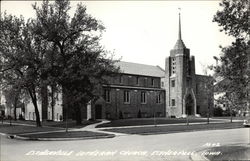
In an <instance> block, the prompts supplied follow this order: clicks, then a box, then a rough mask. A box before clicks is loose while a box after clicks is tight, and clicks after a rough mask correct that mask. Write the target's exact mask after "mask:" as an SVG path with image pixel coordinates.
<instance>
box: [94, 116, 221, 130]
mask: <svg viewBox="0 0 250 161" xmlns="http://www.w3.org/2000/svg"><path fill="white" fill-rule="evenodd" d="M155 120H156V124H177V123H186V122H187V119H185V118H156V119H155ZM188 121H189V123H195V122H207V119H206V118H189V119H188ZM215 121H216V122H217V120H215ZM210 122H214V120H210ZM136 125H154V118H133V119H121V120H113V121H111V122H109V123H106V124H101V125H98V126H97V128H98V127H119V126H136Z"/></svg>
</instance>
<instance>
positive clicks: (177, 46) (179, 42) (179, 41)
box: [174, 8, 186, 49]
mask: <svg viewBox="0 0 250 161" xmlns="http://www.w3.org/2000/svg"><path fill="white" fill-rule="evenodd" d="M178 9H179V32H178V39H177V42H176V44H175V46H174V49H184V48H186V46H185V44H184V42H183V41H182V38H181V13H180V10H181V8H178Z"/></svg>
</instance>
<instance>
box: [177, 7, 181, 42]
mask: <svg viewBox="0 0 250 161" xmlns="http://www.w3.org/2000/svg"><path fill="white" fill-rule="evenodd" d="M178 9H179V36H178V39H179V40H181V8H178Z"/></svg>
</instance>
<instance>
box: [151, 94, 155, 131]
mask: <svg viewBox="0 0 250 161" xmlns="http://www.w3.org/2000/svg"><path fill="white" fill-rule="evenodd" d="M150 93H152V95H153V96H155V92H154V91H150ZM150 102H151V103H150V105H151V106H152V101H150ZM153 115H154V116H153V117H154V127H156V118H155V106H153Z"/></svg>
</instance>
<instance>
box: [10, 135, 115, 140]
mask: <svg viewBox="0 0 250 161" xmlns="http://www.w3.org/2000/svg"><path fill="white" fill-rule="evenodd" d="M114 137H115V135H112V134H110V135H107V136H87V137H76V138H31V137H24V136H18V135H8V136H7V138H9V139H18V140H31V141H70V140H90V139H105V138H114Z"/></svg>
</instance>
